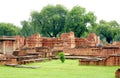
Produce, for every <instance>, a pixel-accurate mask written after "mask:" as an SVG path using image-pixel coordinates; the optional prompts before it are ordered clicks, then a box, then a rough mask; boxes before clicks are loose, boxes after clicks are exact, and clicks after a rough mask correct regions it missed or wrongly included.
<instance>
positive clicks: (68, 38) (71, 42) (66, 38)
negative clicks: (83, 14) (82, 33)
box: [60, 32, 75, 48]
mask: <svg viewBox="0 0 120 78" xmlns="http://www.w3.org/2000/svg"><path fill="white" fill-rule="evenodd" d="M60 38H61V39H62V40H63V46H64V47H66V48H74V47H75V36H74V32H70V33H63V34H61V36H60Z"/></svg>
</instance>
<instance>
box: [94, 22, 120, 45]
mask: <svg viewBox="0 0 120 78" xmlns="http://www.w3.org/2000/svg"><path fill="white" fill-rule="evenodd" d="M118 27H119V24H118V23H117V22H116V21H110V22H106V21H105V20H101V21H100V23H99V26H98V27H97V32H96V33H97V34H98V35H100V36H101V35H102V36H104V37H105V38H106V41H107V42H108V43H111V42H112V41H113V40H114V38H115V36H116V35H117V34H118V31H119V30H118Z"/></svg>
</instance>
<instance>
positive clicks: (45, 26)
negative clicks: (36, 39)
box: [0, 4, 120, 43]
mask: <svg viewBox="0 0 120 78" xmlns="http://www.w3.org/2000/svg"><path fill="white" fill-rule="evenodd" d="M96 20H97V17H96V16H95V14H94V13H93V12H91V11H86V9H85V8H84V7H81V6H74V7H73V8H72V9H70V10H68V9H67V8H66V7H64V6H63V5H59V4H58V5H47V6H45V7H43V8H42V10H40V11H32V12H31V15H30V18H29V20H28V21H26V20H23V21H22V22H21V25H22V28H19V27H17V26H15V25H13V24H11V23H0V36H2V35H5V36H15V35H23V36H25V37H27V36H30V35H32V34H34V33H40V34H41V35H42V36H47V37H58V36H59V35H60V34H61V33H63V32H70V31H73V32H74V33H75V36H76V37H86V36H87V35H88V34H89V33H96V34H97V35H99V36H100V38H101V39H102V40H103V41H105V42H108V43H112V42H113V41H120V35H119V33H120V24H119V23H118V22H117V21H115V20H112V21H106V20H100V21H99V22H96Z"/></svg>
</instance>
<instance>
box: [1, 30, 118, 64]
mask: <svg viewBox="0 0 120 78" xmlns="http://www.w3.org/2000/svg"><path fill="white" fill-rule="evenodd" d="M6 47H7V48H6ZM61 51H63V52H65V55H67V56H74V57H75V56H79V59H80V61H79V62H80V64H86V65H89V64H90V65H91V64H92V65H120V42H114V43H113V44H109V46H103V44H102V41H101V40H100V38H99V36H97V35H96V34H94V33H91V34H89V35H88V37H87V38H76V37H75V36H74V32H70V33H63V34H61V36H60V37H57V38H48V37H41V36H40V34H38V33H37V34H33V35H31V36H29V37H27V38H24V37H23V36H15V37H9V38H8V37H0V53H1V55H0V59H1V62H3V61H4V60H6V58H5V57H4V59H3V58H2V56H6V55H11V56H12V58H10V59H9V60H11V59H12V60H14V63H15V61H16V63H19V64H24V63H27V62H28V63H29V62H30V61H31V62H34V61H39V60H40V59H41V58H52V57H56V56H57V55H58V53H59V52H61ZM81 56H82V57H81ZM2 60H3V61H2ZM4 62H5V61H4Z"/></svg>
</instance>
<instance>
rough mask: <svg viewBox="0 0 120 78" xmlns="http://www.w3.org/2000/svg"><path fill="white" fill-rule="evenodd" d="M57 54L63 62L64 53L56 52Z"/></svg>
mask: <svg viewBox="0 0 120 78" xmlns="http://www.w3.org/2000/svg"><path fill="white" fill-rule="evenodd" d="M58 56H59V58H60V61H61V62H62V63H64V62H65V54H64V53H63V52H60V53H59V54H58Z"/></svg>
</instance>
